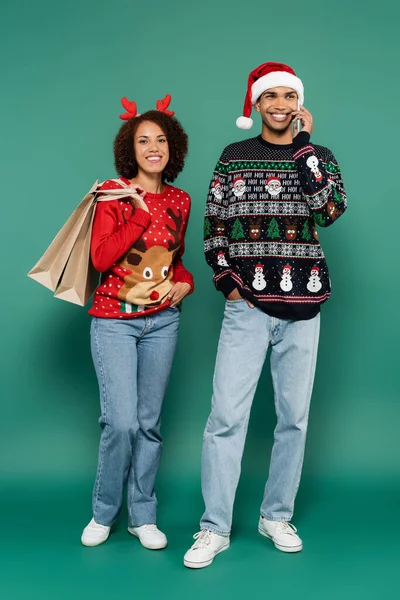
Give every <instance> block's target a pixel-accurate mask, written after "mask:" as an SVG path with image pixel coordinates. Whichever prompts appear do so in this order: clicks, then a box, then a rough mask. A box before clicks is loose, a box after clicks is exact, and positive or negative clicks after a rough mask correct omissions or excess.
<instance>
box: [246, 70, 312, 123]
mask: <svg viewBox="0 0 400 600" xmlns="http://www.w3.org/2000/svg"><path fill="white" fill-rule="evenodd" d="M278 86H284V87H289V88H291V89H293V90H295V92H297V95H298V97H299V102H300V104H303V103H304V87H303V83H302V81H301V79H299V78H298V77H297V75H296V73H295V72H294V71H293V69H291V68H290V67H288V66H287V65H284V64H283V63H276V62H267V63H264V64H262V65H260V66H259V67H257V68H256V69H254V71H252V72H251V73H250V75H249V78H248V81H247V93H246V98H245V100H244V106H243V116H241V117H239V118H238V119H237V120H236V125H237V126H238V127H239V129H251V128H252V126H253V120H252V119H251V117H250V115H251V111H252V110H253V106H254V104H255V103H256V102H257V100H258V98H259V97H260V96H261V94H262V93H263V92H265V90H269V89H271V88H273V87H278Z"/></svg>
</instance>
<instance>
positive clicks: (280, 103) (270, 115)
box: [255, 86, 298, 133]
mask: <svg viewBox="0 0 400 600" xmlns="http://www.w3.org/2000/svg"><path fill="white" fill-rule="evenodd" d="M297 108H298V96H297V93H296V92H295V91H294V90H293V89H291V88H288V87H284V86H279V87H274V88H271V89H269V90H265V92H263V93H262V94H261V96H260V97H259V99H258V100H257V102H256V104H255V109H256V111H257V112H259V113H260V114H261V119H262V122H263V124H264V125H265V127H267V128H268V129H270V130H271V131H273V132H276V133H282V132H284V131H286V130H287V129H288V128H289V127H290V124H291V122H292V119H293V111H296V110H297Z"/></svg>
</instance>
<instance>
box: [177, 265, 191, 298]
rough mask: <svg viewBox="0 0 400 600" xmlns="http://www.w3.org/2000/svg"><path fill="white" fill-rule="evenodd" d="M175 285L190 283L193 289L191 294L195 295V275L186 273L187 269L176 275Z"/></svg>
mask: <svg viewBox="0 0 400 600" xmlns="http://www.w3.org/2000/svg"><path fill="white" fill-rule="evenodd" d="M173 280H174V282H175V283H188V284H189V285H190V287H191V290H190V292H189V294H193V291H194V281H193V275H192V274H191V273H189V271H186V269H180V270H179V271H178V273H176V274H175V276H174V278H173Z"/></svg>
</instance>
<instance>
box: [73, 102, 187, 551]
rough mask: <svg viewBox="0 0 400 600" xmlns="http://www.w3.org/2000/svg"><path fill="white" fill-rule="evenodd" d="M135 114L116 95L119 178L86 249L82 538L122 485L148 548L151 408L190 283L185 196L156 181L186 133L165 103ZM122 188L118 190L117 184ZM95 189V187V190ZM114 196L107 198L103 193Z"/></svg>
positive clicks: (95, 540)
mask: <svg viewBox="0 0 400 600" xmlns="http://www.w3.org/2000/svg"><path fill="white" fill-rule="evenodd" d="M169 101H170V97H168V96H167V98H166V99H165V100H164V101H158V102H157V108H158V110H150V111H148V112H146V113H144V114H142V115H140V116H137V114H136V105H135V104H134V103H133V102H132V103H130V102H128V101H127V100H126V99H123V101H122V103H123V106H124V107H125V108H126V109H127V113H125V114H124V115H121V118H123V119H124V120H126V123H125V124H124V125H122V127H121V129H120V130H119V132H118V134H117V136H116V138H115V141H114V158H115V166H116V169H117V172H118V173H119V175H120V179H117V180H113V179H111V180H108V181H106V182H105V183H104V184H103V185H102V186H101V188H100V191H101V192H103V198H107V199H106V200H105V201H104V202H101V200H102V196H101V195H100V196H99V202H98V204H97V209H96V214H95V218H94V223H93V233H92V240H91V256H92V262H93V265H94V267H95V268H96V269H97V270H98V271H100V272H101V273H102V277H101V282H100V285H99V286H98V288H97V289H96V291H95V294H94V301H93V306H92V307H91V309H90V311H89V314H90V315H92V317H93V320H92V325H91V347H92V356H93V361H94V366H95V369H96V374H97V378H98V381H99V388H100V404H101V417H100V426H101V439H100V449H99V461H98V468H97V476H96V481H95V485H94V490H93V519H92V520H91V521H90V523H89V524H88V525H87V527H85V529H84V530H83V534H82V538H81V541H82V544H84V545H85V546H97V545H98V544H101V543H102V542H105V541H106V540H107V538H108V536H109V533H110V527H111V525H112V523H113V522H114V521H115V519H116V518H117V515H118V513H119V511H120V509H121V505H122V501H123V490H124V485H125V483H126V484H127V492H128V513H129V527H128V531H129V532H130V533H131V534H132V535H134V536H136V537H138V538H139V540H140V542H141V544H142V545H143V546H145V547H146V548H150V549H154V550H155V549H161V548H165V546H166V545H167V538H166V536H165V535H164V533H162V532H161V531H160V530H159V529H158V528H157V526H156V504H157V501H156V496H155V493H154V482H155V478H156V473H157V468H158V464H159V460H160V455H161V436H160V415H161V407H162V402H163V398H164V395H165V392H166V388H167V383H168V378H169V374H170V370H171V366H172V360H173V356H174V352H175V347H176V341H177V335H178V326H179V305H180V303H181V302H182V300H183V298H185V296H187V295H188V294H190V293H191V292H192V291H193V278H192V275H191V274H190V273H189V272H188V271H186V269H185V268H184V266H183V264H182V254H183V251H184V236H185V231H186V227H187V223H188V219H189V212H190V198H189V196H188V195H187V194H186V193H185V192H183V191H182V190H179V189H177V188H175V187H172V186H170V185H168V184H167V183H166V181H170V182H172V181H174V179H175V178H176V177H177V175H178V174H179V173H180V172H181V170H182V169H183V166H184V159H185V157H186V154H187V135H186V133H185V132H184V130H183V129H182V127H181V125H180V123H179V122H178V121H177V120H176V119H175V118H174V117H173V114H174V113H171V112H170V111H167V110H166V108H167V106H168V104H169ZM125 187H126V188H128V187H129V189H127V194H130V195H129V196H125V197H124V195H123V194H124V193H123V191H122V189H123V188H125ZM104 194H105V195H104ZM110 195H111V197H112V196H113V195H114V196H115V200H114V199H111V200H110Z"/></svg>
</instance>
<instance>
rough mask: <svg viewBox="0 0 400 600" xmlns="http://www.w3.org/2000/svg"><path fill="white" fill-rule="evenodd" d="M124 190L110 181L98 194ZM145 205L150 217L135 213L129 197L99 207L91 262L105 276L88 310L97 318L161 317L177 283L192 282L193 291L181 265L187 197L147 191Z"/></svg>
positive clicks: (174, 190)
mask: <svg viewBox="0 0 400 600" xmlns="http://www.w3.org/2000/svg"><path fill="white" fill-rule="evenodd" d="M122 181H123V182H124V183H126V184H127V185H129V184H130V182H129V180H128V179H124V178H122ZM121 187H122V186H121V185H120V184H119V183H118V182H117V181H115V180H113V179H109V180H107V181H105V182H104V183H103V185H102V186H101V188H100V190H104V191H106V190H110V189H116V188H121ZM145 202H146V204H147V206H148V208H149V211H150V212H149V213H147V212H146V211H144V210H141V209H135V208H133V206H132V204H131V202H130V201H129V199H128V198H119V199H117V200H105V201H104V202H98V203H97V206H96V213H95V217H94V222H93V230H92V240H91V257H92V262H93V266H94V268H95V269H96V270H97V271H100V272H101V273H102V277H101V282H100V285H99V286H98V288H97V289H96V291H95V293H94V299H93V305H92V307H91V309H90V310H89V314H90V315H92V316H94V317H102V318H105V319H132V318H134V317H140V316H143V312H144V311H145V314H146V315H148V314H151V313H155V312H159V311H160V310H163V309H165V308H168V306H169V304H170V302H169V300H168V299H167V296H168V294H169V292H170V290H171V288H172V286H173V285H174V283H178V282H185V283H189V284H190V285H191V287H192V290H191V292H192V291H193V287H194V286H193V277H192V275H191V274H190V273H189V272H188V271H187V270H186V269H185V267H184V266H183V263H182V254H183V252H184V237H185V231H186V227H187V223H188V220H189V213H190V198H189V196H188V194H186V192H183V191H182V190H179V189H178V188H175V187H172V186H170V185H165V189H164V191H163V193H162V194H150V193H148V192H147V193H146V197H145Z"/></svg>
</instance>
